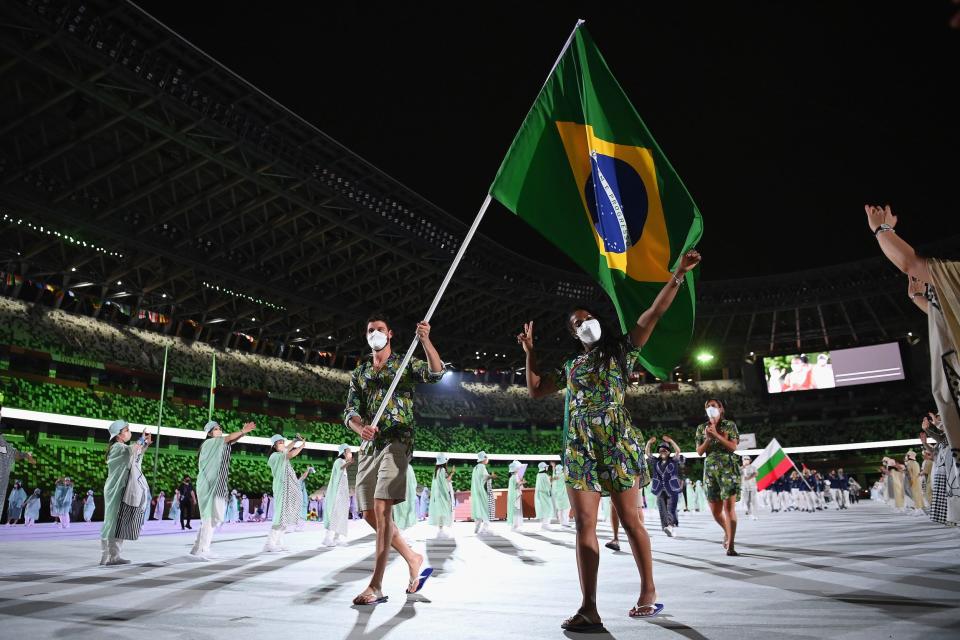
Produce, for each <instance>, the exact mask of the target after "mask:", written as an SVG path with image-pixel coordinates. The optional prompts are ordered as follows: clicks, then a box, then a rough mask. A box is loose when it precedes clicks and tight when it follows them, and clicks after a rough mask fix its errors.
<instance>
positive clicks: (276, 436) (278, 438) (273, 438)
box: [270, 433, 284, 447]
mask: <svg viewBox="0 0 960 640" xmlns="http://www.w3.org/2000/svg"><path fill="white" fill-rule="evenodd" d="M283 439H284V438H283V436H282V435H280V434H279V433H275V434H273V435H272V436H270V446H271V447H272V446H273V445H275V444H277V443H278V442H282V441H283Z"/></svg>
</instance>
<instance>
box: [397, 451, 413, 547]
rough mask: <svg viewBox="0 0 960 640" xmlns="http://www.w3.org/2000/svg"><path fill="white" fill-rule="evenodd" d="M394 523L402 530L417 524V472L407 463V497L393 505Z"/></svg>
mask: <svg viewBox="0 0 960 640" xmlns="http://www.w3.org/2000/svg"><path fill="white" fill-rule="evenodd" d="M393 523H394V524H395V525H397V528H398V529H400V530H401V531H405V530H406V529H409V528H410V527H412V526H413V525H415V524H417V474H416V473H415V472H414V470H413V465H412V464H408V465H407V499H406V500H404V501H403V502H401V503H400V504H395V505H393Z"/></svg>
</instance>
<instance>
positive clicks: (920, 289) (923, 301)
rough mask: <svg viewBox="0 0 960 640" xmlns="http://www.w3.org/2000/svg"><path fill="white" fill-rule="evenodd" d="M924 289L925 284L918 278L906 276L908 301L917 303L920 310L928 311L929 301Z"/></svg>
mask: <svg viewBox="0 0 960 640" xmlns="http://www.w3.org/2000/svg"><path fill="white" fill-rule="evenodd" d="M925 289H926V287H925V285H924V284H923V283H922V282H921V281H920V279H919V278H914V277H913V276H907V296H908V297H909V298H910V302H912V303H913V304H915V305H917V308H918V309H920V311H923V312H924V313H928V312H929V306H930V302H929V301H928V300H927V294H926V291H925Z"/></svg>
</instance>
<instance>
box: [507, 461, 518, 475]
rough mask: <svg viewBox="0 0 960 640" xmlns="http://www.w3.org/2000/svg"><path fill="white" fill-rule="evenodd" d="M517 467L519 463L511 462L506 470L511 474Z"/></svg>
mask: <svg viewBox="0 0 960 640" xmlns="http://www.w3.org/2000/svg"><path fill="white" fill-rule="evenodd" d="M519 466H520V461H519V460H514V461H513V462H511V463H510V465H509V466H508V467H507V468H508V469H510V473H513V472H514V471H516V470H517V467H519Z"/></svg>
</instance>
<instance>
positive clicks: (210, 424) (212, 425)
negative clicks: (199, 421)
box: [203, 420, 220, 433]
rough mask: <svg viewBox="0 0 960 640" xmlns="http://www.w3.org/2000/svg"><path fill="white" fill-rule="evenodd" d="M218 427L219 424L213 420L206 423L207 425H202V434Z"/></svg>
mask: <svg viewBox="0 0 960 640" xmlns="http://www.w3.org/2000/svg"><path fill="white" fill-rule="evenodd" d="M219 426H220V423H219V422H217V421H215V420H211V421H210V422H208V423H207V424H205V425H203V432H204V433H210V432H211V431H213V430H214V429H216V428H217V427H219Z"/></svg>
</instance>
